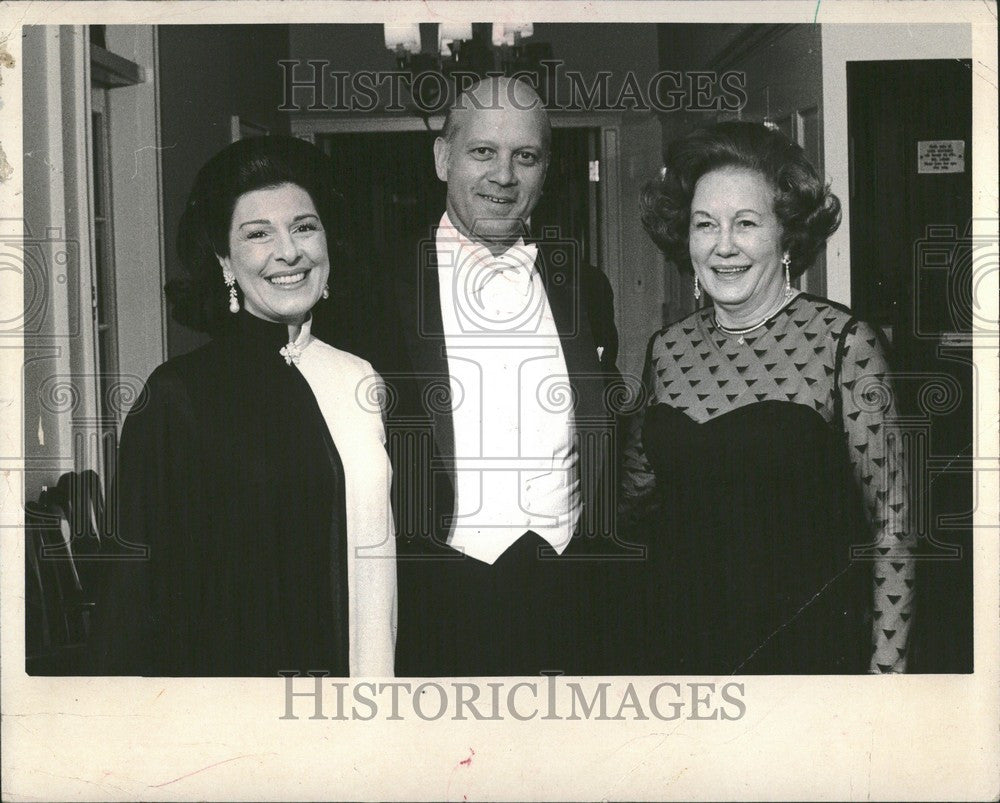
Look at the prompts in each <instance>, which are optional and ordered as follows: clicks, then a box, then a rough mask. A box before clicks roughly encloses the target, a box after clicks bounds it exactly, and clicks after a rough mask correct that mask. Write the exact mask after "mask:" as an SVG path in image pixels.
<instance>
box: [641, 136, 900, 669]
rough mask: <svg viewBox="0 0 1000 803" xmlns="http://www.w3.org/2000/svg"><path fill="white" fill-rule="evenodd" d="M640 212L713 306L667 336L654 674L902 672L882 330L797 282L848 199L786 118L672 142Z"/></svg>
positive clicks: (657, 405)
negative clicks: (841, 197)
mask: <svg viewBox="0 0 1000 803" xmlns="http://www.w3.org/2000/svg"><path fill="white" fill-rule="evenodd" d="M642 201H643V218H642V219H643V223H644V224H645V226H646V228H647V230H648V232H649V234H650V236H651V237H652V238H653V240H654V241H655V242H656V243H657V244H658V245H659V246H660V248H661V249H662V250H663V252H664V254H665V255H666V256H667V257H669V258H670V259H671V260H672V261H673V262H674V263H675V264H676V265H677V267H678V268H679V269H680V270H681V271H683V272H685V273H689V274H693V276H694V295H695V298H696V299H699V298H700V297H701V296H702V295H703V294H707V296H708V297H710V299H711V301H712V304H711V306H706V307H703V308H701V309H698V310H697V311H696V312H695V313H694V314H692V315H690V316H688V317H687V318H685V319H683V320H682V321H680V322H678V323H675V324H673V325H671V326H668V327H667V328H666V329H664V330H663V331H662V332H659V333H658V334H656V335H655V336H654V337H653V339H652V342H651V343H650V349H649V364H648V365H647V368H646V376H647V377H648V378H649V379H648V381H649V383H650V386H649V388H648V391H649V394H650V406H649V407H648V408H647V410H646V414H645V426H644V431H643V446H644V452H645V455H646V458H647V459H648V462H649V464H651V466H652V468H653V469H654V471H655V475H656V483H657V485H658V487H659V491H660V493H661V494H662V503H663V511H664V517H663V529H662V532H663V534H664V535H663V538H662V539H661V540H660V541H659V542H657V543H654V544H652V545H651V555H652V562H653V565H654V575H653V576H654V577H655V578H656V580H655V583H650V584H649V585H650V589H651V592H650V593H651V597H650V600H649V604H650V607H651V609H652V610H654V611H656V612H657V614H658V615H654V620H660V619H662V620H663V621H665V622H668V623H669V624H667V625H666V626H665V627H664V632H665V635H663V636H662V637H661V636H660V634H658V635H657V638H655V639H650V647H649V649H650V654H649V660H650V670H651V671H654V672H657V673H659V672H676V673H681V674H730V673H756V674H784V673H813V674H829V673H845V672H861V671H871V672H900V671H904V670H905V668H906V659H907V649H908V644H907V636H908V632H909V627H910V614H911V611H912V600H913V562H912V557H911V554H910V546H911V531H910V528H909V521H908V500H907V486H906V463H905V460H904V458H903V454H902V437H901V436H899V435H898V434H897V433H895V432H894V431H893V428H892V419H893V418H894V417H895V416H896V412H895V409H894V407H893V402H892V392H891V388H890V385H889V378H888V365H887V362H886V358H885V351H884V348H883V343H882V338H881V333H880V332H879V331H878V330H876V329H874V328H872V327H871V326H869V325H868V324H866V323H864V322H862V321H860V320H858V319H857V318H856V317H854V315H852V314H851V311H850V310H848V309H847V308H846V307H843V306H841V305H839V304H836V303H834V302H832V301H829V300H827V299H824V298H819V297H816V296H812V295H809V294H807V293H801V292H799V291H797V290H796V289H794V288H793V287H792V279H793V278H794V277H796V276H798V275H800V274H801V273H802V272H803V271H805V270H806V269H807V268H808V267H809V266H810V265H811V264H812V262H813V260H814V259H815V258H816V255H817V254H818V253H819V252H820V250H821V249H822V248H823V246H824V244H825V242H826V239H827V238H828V237H829V235H830V234H831V233H832V232H833V231H834V230H835V229H836V228H837V225H838V224H839V222H840V204H839V202H838V200H837V198H836V197H835V196H834V195H832V194H831V193H830V192H829V190H828V188H827V187H826V186H825V185H824V183H823V182H822V180H821V179H820V178H819V176H818V175H817V174H816V171H815V169H814V168H813V167H812V165H810V164H809V162H808V160H807V159H806V157H805V154H804V153H803V151H802V149H801V148H800V147H799V146H798V145H796V144H794V143H792V142H790V141H789V140H788V139H786V138H785V137H784V136H783V135H782V134H781V133H779V132H777V131H772V130H769V129H768V128H766V127H765V126H763V125H760V124H756V123H746V122H732V123H721V124H718V125H716V126H713V127H711V128H707V129H703V130H700V131H697V132H695V133H693V134H691V135H689V136H687V137H685V138H683V139H680V140H678V141H676V142H675V143H673V144H672V145H671V147H670V149H669V152H668V158H667V165H666V167H665V168H664V171H663V174H662V175H661V177H660V179H659V180H658V181H655V182H653V183H651V184H650V185H649V186H648V187H647V188H646V190H645V192H644V195H643V199H642Z"/></svg>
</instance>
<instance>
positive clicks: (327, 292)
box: [323, 284, 330, 298]
mask: <svg viewBox="0 0 1000 803" xmlns="http://www.w3.org/2000/svg"><path fill="white" fill-rule="evenodd" d="M329 297H330V285H328V284H324V285H323V298H329Z"/></svg>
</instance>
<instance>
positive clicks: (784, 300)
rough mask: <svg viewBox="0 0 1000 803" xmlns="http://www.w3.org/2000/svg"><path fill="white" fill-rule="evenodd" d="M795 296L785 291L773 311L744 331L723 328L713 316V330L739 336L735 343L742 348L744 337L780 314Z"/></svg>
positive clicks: (792, 292)
mask: <svg viewBox="0 0 1000 803" xmlns="http://www.w3.org/2000/svg"><path fill="white" fill-rule="evenodd" d="M797 295H798V293H797V292H795V291H794V290H788V291H786V292H785V297H784V298H782V299H781V300H780V301H778V306H776V307H775V308H774V309H772V310H771V311H770V312H768V313H767V315H765V316H764V317H763V318H762V319H761V321H760V323H755V324H754V325H753V326H748V327H746V329H729V328H728V327H725V326H723V325H722V324H721V323H719V316H718V315H713V316H712V319H713V322H714V323H715V328H716V329H718V330H719V331H720V332H724V333H725V334H727V335H739V339H737V341H736V342H737V343H738V344H739V345H741V346H742V345H743V344H744V343H746V340H745V339H744V335H748V334H750V333H751V332H753V331H756V330H757V329H760V327H762V326H763V325H764V324H765V323H767V322H768V321H769V320H771V318H773V317H774V316H775V315H777V314H778V313H779V312H781V311H782V310H783V309H784V308H785V307H786V306H787V305H788V303H789V302H790V301H791V300H792V299H793V298H795V296H797Z"/></svg>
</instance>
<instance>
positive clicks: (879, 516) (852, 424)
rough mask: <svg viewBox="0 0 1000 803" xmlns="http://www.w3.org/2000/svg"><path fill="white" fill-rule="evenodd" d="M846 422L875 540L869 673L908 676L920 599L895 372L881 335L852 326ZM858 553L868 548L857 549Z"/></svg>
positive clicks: (841, 371) (845, 360)
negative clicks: (916, 590)
mask: <svg viewBox="0 0 1000 803" xmlns="http://www.w3.org/2000/svg"><path fill="white" fill-rule="evenodd" d="M837 368H838V378H839V394H840V403H841V416H840V420H841V423H842V426H843V429H844V437H845V441H846V444H847V450H848V454H849V456H850V460H851V464H852V467H853V469H854V478H855V480H856V482H857V484H858V487H859V488H860V490H861V492H862V494H863V496H864V501H865V507H866V512H867V514H868V521H869V523H870V525H871V531H872V533H873V534H874V539H873V542H872V544H871V545H870V546H869V548H868V549H865V550H864V552H865V554H866V555H867V556H870V557H871V558H872V559H873V561H874V566H873V568H874V575H873V584H874V587H873V608H872V616H873V622H872V646H873V655H872V658H871V663H870V665H869V671H870V672H876V673H877V672H905V671H906V661H907V649H908V643H909V632H910V627H911V625H912V614H913V598H914V574H915V572H914V568H915V567H914V559H913V547H914V546H915V539H914V537H913V532H912V528H911V526H910V499H909V482H908V477H907V471H906V462H905V459H904V454H903V441H902V438H901V436H900V433H899V432H898V431H897V430H896V427H895V426H894V423H895V421H896V419H897V417H898V412H897V409H896V404H895V400H894V398H893V390H892V385H891V382H890V375H889V366H888V363H887V361H886V357H885V350H884V348H883V346H882V342H881V337H880V335H879V333H878V332H877V331H876V330H874V329H873V328H872V327H871V326H869V325H868V324H866V323H863V322H861V321H857V320H854V321H852V322H851V323H850V324H849V325H848V327H847V329H846V330H845V332H844V334H843V335H842V337H841V342H840V347H839V349H838V354H837ZM858 546H861V545H860V544H858Z"/></svg>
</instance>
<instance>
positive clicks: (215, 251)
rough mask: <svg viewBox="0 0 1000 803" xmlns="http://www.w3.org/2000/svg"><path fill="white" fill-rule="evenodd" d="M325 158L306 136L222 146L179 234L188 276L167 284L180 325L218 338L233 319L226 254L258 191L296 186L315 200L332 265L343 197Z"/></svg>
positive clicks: (205, 170) (202, 174)
mask: <svg viewBox="0 0 1000 803" xmlns="http://www.w3.org/2000/svg"><path fill="white" fill-rule="evenodd" d="M332 169H333V168H332V166H331V164H330V161H329V160H328V159H327V157H326V155H325V154H324V153H323V152H322V151H320V150H319V149H318V148H316V147H315V146H314V145H311V144H309V143H308V142H305V141H304V140H301V139H296V138H295V137H287V136H266V137H253V138H250V139H241V140H239V141H238V142H234V143H233V144H232V145H229V146H227V147H226V148H223V149H222V150H221V151H219V152H218V153H217V154H216V155H215V156H213V157H212V158H211V159H209V160H208V162H206V163H205V165H204V166H203V167H202V168H201V170H199V171H198V176H197V178H196V179H195V182H194V187H193V188H192V189H191V194H190V195H189V196H188V200H187V205H186V206H185V207H184V212H183V214H182V215H181V220H180V224H179V226H178V230H177V255H178V257H179V258H180V261H181V265H182V266H183V268H184V271H185V274H186V275H185V276H184V277H183V278H177V279H172V280H170V281H169V282H167V285H166V292H167V298H168V299H169V300H170V303H171V305H172V308H173V309H172V314H173V317H174V319H175V320H176V321H178V322H179V323H182V324H184V325H185V326H189V327H191V328H192V329H195V330H197V331H200V332H208V333H209V334H216V333H218V332H219V331H221V330H222V329H223V328H224V327H225V326H226V324H227V323H228V322H229V321H231V320H232V319H233V318H234V317H235V316H233V315H232V314H231V313H230V312H229V310H228V307H229V290H228V288H227V287H226V285H225V283H224V282H223V280H222V267H221V266H220V265H219V259H218V258H219V257H227V256H229V229H230V226H231V224H232V218H233V210H234V209H235V208H236V202H237V201H238V200H239V198H240V196H241V195H243V194H245V193H248V192H253V191H254V190H260V189H265V188H269V187H277V186H278V185H280V184H295V185H296V186H298V187H301V188H302V189H303V190H305V191H306V192H307V193H309V197H310V198H312V202H313V204H314V205H315V206H316V212H317V213H318V214H319V218H320V221H321V222H322V224H323V228H324V229H325V230H326V238H327V249H328V252H329V253H330V257H331V264H332V263H333V257H334V252H335V251H338V250H339V248H340V243H338V242H336V241H335V236H334V223H335V222H336V221H337V219H338V214H337V207H338V204H339V203H340V201H341V198H340V196H339V194H338V193H337V191H336V190H335V189H334V188H333V185H332V175H331V174H332Z"/></svg>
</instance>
